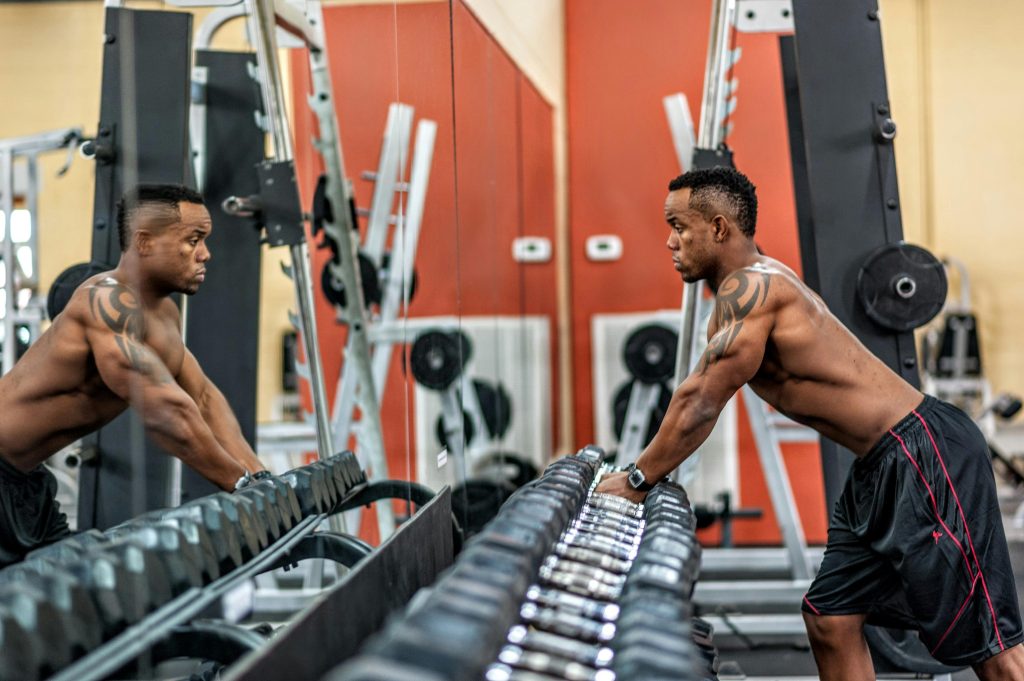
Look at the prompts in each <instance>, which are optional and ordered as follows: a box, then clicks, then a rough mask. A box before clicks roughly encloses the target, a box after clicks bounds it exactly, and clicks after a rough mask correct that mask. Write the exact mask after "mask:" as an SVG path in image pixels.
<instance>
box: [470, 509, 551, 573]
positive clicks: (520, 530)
mask: <svg viewBox="0 0 1024 681" xmlns="http://www.w3.org/2000/svg"><path fill="white" fill-rule="evenodd" d="M558 532H559V530H558V529H557V528H554V527H552V526H550V525H548V524H545V523H543V522H541V521H537V520H534V519H532V518H527V517H514V516H509V517H498V518H495V519H494V520H493V521H491V522H490V523H489V524H488V525H487V527H485V528H484V529H483V530H482V531H481V532H480V533H479V534H477V535H476V536H475V537H474V538H473V540H472V543H471V544H470V545H471V546H491V547H495V548H501V549H504V550H505V551H508V552H510V553H516V554H519V555H524V556H528V557H529V558H530V560H531V563H532V564H533V565H539V564H540V560H541V558H542V557H543V556H544V555H545V554H546V553H547V552H548V549H549V547H550V546H551V544H552V542H554V539H555V537H557V535H558Z"/></svg>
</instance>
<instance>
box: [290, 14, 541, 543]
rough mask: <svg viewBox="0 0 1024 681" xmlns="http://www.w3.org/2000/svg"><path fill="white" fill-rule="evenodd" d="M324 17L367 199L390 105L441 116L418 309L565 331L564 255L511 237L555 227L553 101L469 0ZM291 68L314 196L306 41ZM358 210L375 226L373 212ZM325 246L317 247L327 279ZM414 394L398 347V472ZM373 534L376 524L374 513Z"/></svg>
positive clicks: (324, 323)
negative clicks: (527, 250)
mask: <svg viewBox="0 0 1024 681" xmlns="http://www.w3.org/2000/svg"><path fill="white" fill-rule="evenodd" d="M324 22H325V29H326V33H327V37H328V44H329V52H330V68H331V74H332V80H333V84H334V90H335V99H336V104H335V106H336V110H337V114H338V124H339V129H340V133H341V141H342V148H343V150H344V155H345V163H346V171H347V173H348V175H349V177H350V178H353V179H354V180H355V193H356V199H357V204H358V205H359V206H363V207H368V206H369V204H370V199H371V197H372V191H373V186H372V184H371V183H370V182H367V181H364V180H360V179H358V178H359V175H360V172H361V171H363V170H373V169H375V168H376V165H377V160H378V155H379V151H380V140H381V133H382V132H383V129H384V123H385V119H386V116H387V109H388V105H389V104H390V103H391V102H395V101H401V102H405V103H408V104H411V105H412V106H413V107H415V117H416V120H417V121H418V120H419V119H421V118H429V119H431V120H433V121H435V122H436V123H437V124H438V131H437V140H436V144H435V149H434V158H433V164H432V167H431V174H430V185H429V190H428V192H427V201H426V206H425V213H424V217H423V225H422V231H421V235H420V240H419V247H418V252H417V258H416V269H417V272H418V275H419V282H418V290H417V294H416V297H415V298H414V299H413V301H412V303H411V304H410V307H409V310H408V313H409V315H410V316H413V317H423V316H435V315H449V316H462V315H494V314H502V315H514V314H521V313H528V314H550V315H551V320H552V325H551V326H552V330H553V331H554V329H555V328H556V325H555V294H554V269H553V267H554V266H553V265H540V266H530V267H529V268H524V267H522V266H519V265H517V264H516V263H515V262H514V261H513V258H512V241H513V239H515V238H516V237H517V236H520V235H521V234H522V233H524V230H525V233H529V234H542V235H548V236H550V237H551V238H552V240H553V236H554V170H553V140H552V112H551V108H550V106H549V105H548V104H547V103H545V102H544V101H543V99H542V98H541V97H540V96H539V94H537V93H536V91H535V90H534V89H533V88H532V86H530V85H529V84H528V83H527V82H526V80H525V79H524V78H523V76H522V74H521V73H519V71H518V70H517V69H516V67H515V65H514V64H513V63H512V61H511V60H510V59H509V57H508V56H507V55H506V54H505V53H504V52H503V51H502V50H501V49H500V48H499V47H498V46H497V44H496V43H495V42H494V40H493V38H492V37H491V36H490V35H488V34H487V32H486V31H485V30H484V28H483V27H482V26H481V24H480V23H479V22H478V21H477V20H476V18H475V17H474V16H473V15H472V13H471V12H470V11H469V10H468V9H467V8H466V7H465V6H463V4H462V3H461V2H453V3H451V5H449V4H448V3H436V2H431V3H422V4H413V3H401V4H398V5H363V6H359V5H355V6H333V7H327V8H325V9H324ZM453 65H454V70H453ZM290 71H291V75H292V93H293V101H294V103H295V114H294V126H293V127H294V131H295V139H296V144H295V161H296V168H297V171H298V175H299V183H300V189H301V192H302V194H303V200H304V203H305V205H309V201H310V199H311V196H312V190H313V187H314V186H315V183H316V177H317V176H318V175H319V173H320V172H322V165H321V162H320V157H319V155H318V154H316V153H315V152H314V151H313V149H312V147H311V145H310V144H309V142H310V140H312V139H313V138H315V137H316V119H315V117H314V116H313V115H312V113H311V111H310V110H309V107H308V105H307V103H306V97H307V96H308V93H309V91H310V82H309V72H308V66H307V57H306V54H305V52H303V51H295V52H294V53H293V54H292V59H291V61H290ZM410 152H411V148H410ZM456 180H457V183H456ZM522 186H526V188H527V190H528V191H529V199H525V198H522V194H523V193H522V192H521V190H520V188H521V187H522ZM456 187H457V189H456ZM360 223H361V224H360V229H361V230H365V228H366V225H365V220H360ZM544 230H547V231H546V232H545V231H544ZM327 256H328V252H327V251H321V250H313V262H314V268H313V271H314V275H315V278H314V281H315V282H317V283H318V282H319V275H320V270H321V268H322V267H323V265H324V262H325V261H326V259H327ZM316 297H317V308H316V312H317V323H318V326H319V336H320V344H321V351H322V355H323V357H322V362H323V366H324V372H325V375H326V377H327V385H328V393H329V396H330V399H331V400H332V402H333V397H334V388H335V382H336V380H337V378H338V376H339V372H340V370H341V366H342V348H343V347H344V343H345V336H346V334H345V328H344V327H343V326H341V325H339V324H338V323H337V322H336V321H335V311H334V309H333V307H332V306H331V305H329V304H328V303H327V301H326V300H325V299H324V298H323V296H322V295H321V294H320V292H319V286H317V287H316ZM555 347H556V341H555V339H554V338H552V350H554V348H555ZM554 357H555V356H554V354H552V359H553V360H554ZM552 374H553V375H557V372H556V370H555V369H552ZM552 394H553V395H557V392H555V386H553V392H552ZM306 399H307V404H308V396H307V397H306ZM412 400H413V391H412V377H411V376H408V375H406V374H405V373H404V362H402V361H401V357H400V356H399V353H398V352H396V353H395V358H394V360H393V361H392V365H391V370H390V372H389V378H388V382H387V385H386V388H385V394H384V399H383V401H382V405H381V420H382V426H383V428H384V444H385V449H386V451H387V458H388V466H389V474H390V475H391V476H392V477H397V478H406V479H412V478H415V454H416V453H415V444H414V443H415V437H414V431H413V423H412V416H413V414H414V405H413V404H412ZM362 534H363V535H364V536H366V537H368V538H370V539H371V540H373V539H375V537H376V532H375V529H374V527H373V517H372V515H370V514H366V517H364V522H363V532H362Z"/></svg>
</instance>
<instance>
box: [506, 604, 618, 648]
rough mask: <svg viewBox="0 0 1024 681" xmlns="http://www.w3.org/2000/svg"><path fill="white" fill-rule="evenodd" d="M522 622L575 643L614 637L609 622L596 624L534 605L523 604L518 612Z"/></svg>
mask: <svg viewBox="0 0 1024 681" xmlns="http://www.w3.org/2000/svg"><path fill="white" fill-rule="evenodd" d="M519 614H520V616H521V617H522V618H523V621H525V622H527V623H528V624H531V625H533V626H534V627H536V628H537V629H540V630H542V631H549V632H551V633H553V634H560V635H562V636H568V637H569V638H572V639H576V640H577V641H589V642H602V643H604V642H607V641H610V640H612V637H613V636H615V625H614V624H612V623H611V622H596V621H594V620H591V619H587V618H585V617H580V616H579V615H572V614H569V613H566V612H559V611H558V610H554V609H553V608H544V607H541V606H539V605H537V604H536V603H525V604H524V605H523V607H522V608H520V610H519Z"/></svg>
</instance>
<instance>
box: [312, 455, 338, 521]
mask: <svg viewBox="0 0 1024 681" xmlns="http://www.w3.org/2000/svg"><path fill="white" fill-rule="evenodd" d="M303 468H305V469H307V470H310V471H314V472H317V473H319V474H321V475H322V476H323V485H324V489H325V490H326V494H325V495H324V496H325V499H326V501H327V508H326V509H324V512H325V513H330V512H331V511H333V510H334V509H335V508H336V507H337V505H338V503H339V502H340V501H341V498H342V492H343V491H344V481H343V480H342V479H341V473H340V469H339V472H338V475H337V477H336V476H335V471H334V468H333V467H331V465H330V464H328V463H327V462H326V461H322V460H321V461H314V462H313V463H310V464H307V465H305V466H303ZM339 482H340V483H341V485H342V488H341V489H339Z"/></svg>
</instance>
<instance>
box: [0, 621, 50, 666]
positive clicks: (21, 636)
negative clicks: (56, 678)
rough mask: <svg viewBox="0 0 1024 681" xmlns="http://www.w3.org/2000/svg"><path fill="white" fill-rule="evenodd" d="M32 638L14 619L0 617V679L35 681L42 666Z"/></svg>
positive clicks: (37, 649)
mask: <svg viewBox="0 0 1024 681" xmlns="http://www.w3.org/2000/svg"><path fill="white" fill-rule="evenodd" d="M33 639H34V637H33V636H32V635H30V634H29V632H27V631H25V629H24V628H23V627H22V626H21V624H19V623H18V619H17V618H16V617H0V678H2V679H19V680H21V679H24V680H25V681H35V680H36V679H38V678H40V675H39V673H38V671H37V670H39V669H40V667H42V666H43V664H44V662H43V660H40V659H39V655H40V653H39V648H38V646H36V645H34V644H33Z"/></svg>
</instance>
